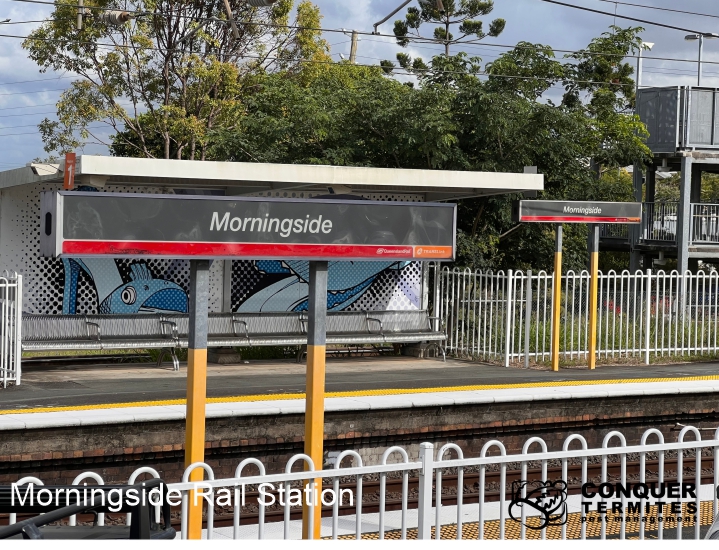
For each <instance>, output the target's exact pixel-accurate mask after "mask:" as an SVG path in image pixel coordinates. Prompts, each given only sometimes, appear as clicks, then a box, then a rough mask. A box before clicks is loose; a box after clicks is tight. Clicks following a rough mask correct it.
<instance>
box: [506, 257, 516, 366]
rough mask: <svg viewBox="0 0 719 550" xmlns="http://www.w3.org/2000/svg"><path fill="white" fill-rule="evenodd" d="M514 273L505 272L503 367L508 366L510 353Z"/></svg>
mask: <svg viewBox="0 0 719 550" xmlns="http://www.w3.org/2000/svg"><path fill="white" fill-rule="evenodd" d="M513 275H514V273H513V272H512V270H511V269H510V270H509V271H508V272H507V288H506V289H505V292H504V296H505V297H506V299H507V307H506V308H505V313H506V315H507V319H506V321H505V323H504V366H505V367H508V366H509V356H510V354H511V353H512V337H511V332H512V328H513V326H514V323H512V286H513V285H512V282H513V280H514V277H513Z"/></svg>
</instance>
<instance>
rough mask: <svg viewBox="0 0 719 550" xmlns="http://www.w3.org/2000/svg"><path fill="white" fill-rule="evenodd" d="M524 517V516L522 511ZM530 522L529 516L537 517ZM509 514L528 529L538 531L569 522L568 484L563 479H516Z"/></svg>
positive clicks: (513, 484)
mask: <svg viewBox="0 0 719 550" xmlns="http://www.w3.org/2000/svg"><path fill="white" fill-rule="evenodd" d="M523 511H524V512H525V513H524V518H523V517H522V512H523ZM537 513H538V515H539V523H537V522H536V521H534V520H533V521H532V522H531V523H530V522H528V517H534V518H536V517H537ZM509 516H510V517H511V518H512V519H513V520H514V521H517V522H519V523H522V524H524V526H525V527H527V528H528V529H535V530H537V531H539V530H541V529H544V528H545V527H550V526H553V525H554V526H560V525H564V524H565V523H567V519H568V516H567V484H566V483H565V482H564V481H562V480H558V481H544V482H542V481H515V482H514V483H512V500H511V502H510V503H509Z"/></svg>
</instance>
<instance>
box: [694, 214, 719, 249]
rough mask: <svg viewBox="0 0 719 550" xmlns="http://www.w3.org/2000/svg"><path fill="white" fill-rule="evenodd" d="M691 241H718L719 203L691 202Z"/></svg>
mask: <svg viewBox="0 0 719 550" xmlns="http://www.w3.org/2000/svg"><path fill="white" fill-rule="evenodd" d="M691 242H692V243H719V204H692V234H691Z"/></svg>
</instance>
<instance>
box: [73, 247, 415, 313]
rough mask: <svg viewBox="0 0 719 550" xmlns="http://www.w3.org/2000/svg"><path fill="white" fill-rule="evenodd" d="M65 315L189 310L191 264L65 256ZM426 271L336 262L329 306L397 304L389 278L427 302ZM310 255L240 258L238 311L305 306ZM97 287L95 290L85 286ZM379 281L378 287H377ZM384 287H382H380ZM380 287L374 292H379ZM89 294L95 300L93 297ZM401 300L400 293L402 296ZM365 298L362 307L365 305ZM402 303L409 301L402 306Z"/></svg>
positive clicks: (411, 303)
mask: <svg viewBox="0 0 719 550" xmlns="http://www.w3.org/2000/svg"><path fill="white" fill-rule="evenodd" d="M62 263H63V277H62V278H63V284H62V286H63V289H64V292H63V301H62V313H64V314H76V313H94V312H97V313H100V314H127V313H143V312H145V313H171V312H180V313H186V312H187V308H188V297H187V287H188V284H187V283H188V282H189V281H188V275H187V274H188V273H189V262H188V261H186V260H176V261H172V262H169V261H166V260H157V261H154V262H152V263H153V264H154V265H153V266H150V265H149V264H148V261H127V260H113V259H110V258H84V259H72V258H71V259H67V258H66V259H63V260H62ZM420 273H421V269H420V268H419V264H417V263H416V262H330V263H329V268H328V293H327V309H328V310H333V311H340V310H345V309H354V308H353V307H352V306H353V305H354V304H356V303H357V302H358V301H360V300H361V299H363V298H364V300H365V302H366V301H367V300H371V301H372V302H374V303H372V307H371V308H370V309H378V308H379V309H392V308H393V307H394V308H396V307H397V306H396V305H395V306H392V304H390V303H382V302H383V301H384V302H387V300H382V298H381V295H382V294H384V295H388V292H387V290H388V289H387V288H385V287H387V285H388V282H391V283H393V286H396V288H395V289H394V292H392V293H391V294H393V295H394V294H396V292H397V291H399V292H400V293H401V302H402V305H403V306H404V308H408V309H418V308H419V307H420V300H421V296H420V294H421V293H420V287H421V280H420V276H419V275H420ZM308 275H309V263H308V262H306V261H269V260H268V261H252V262H247V261H236V262H233V269H232V278H233V285H232V310H233V311H240V312H260V311H303V310H306V309H307V300H308V294H309V284H308ZM82 285H84V286H85V287H87V286H91V287H92V289H94V292H87V291H86V292H81V291H80V287H81V286H82ZM373 287H375V288H374V289H373ZM377 287H380V288H377ZM371 289H373V290H371ZM88 295H89V296H90V297H92V296H93V295H94V296H95V298H94V300H92V299H91V300H90V301H94V302H95V303H88ZM394 299H395V301H396V300H397V297H396V296H394ZM366 307H367V304H365V305H364V306H363V307H362V308H360V309H365V308H366ZM400 307H402V306H400Z"/></svg>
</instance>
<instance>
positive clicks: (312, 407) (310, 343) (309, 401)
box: [302, 261, 327, 540]
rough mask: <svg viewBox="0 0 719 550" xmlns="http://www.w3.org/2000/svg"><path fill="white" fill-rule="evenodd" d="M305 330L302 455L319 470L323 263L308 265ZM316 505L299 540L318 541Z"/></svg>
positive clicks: (304, 521)
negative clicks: (307, 298) (308, 278)
mask: <svg viewBox="0 0 719 550" xmlns="http://www.w3.org/2000/svg"><path fill="white" fill-rule="evenodd" d="M308 313H309V320H308V327H307V390H306V402H305V403H306V404H305V454H306V455H308V456H309V457H310V458H311V459H312V462H313V463H314V466H315V469H316V470H321V469H322V465H323V462H324V460H323V459H324V448H323V447H324V445H323V443H324V441H323V440H324V422H325V352H326V345H325V342H326V337H327V327H326V321H327V262H316V261H311V262H310V295H309V304H308ZM315 488H316V491H315V494H316V495H320V494H321V493H322V480H321V479H315ZM312 504H313V505H314V506H316V508H315V511H314V514H313V522H312V525H310V514H309V507H308V506H307V503H306V502H305V506H304V508H303V510H302V538H303V539H310V538H312V539H315V540H316V539H319V538H320V536H321V532H320V528H321V525H322V514H321V512H322V505H321V503H320V502H313V503H312Z"/></svg>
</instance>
